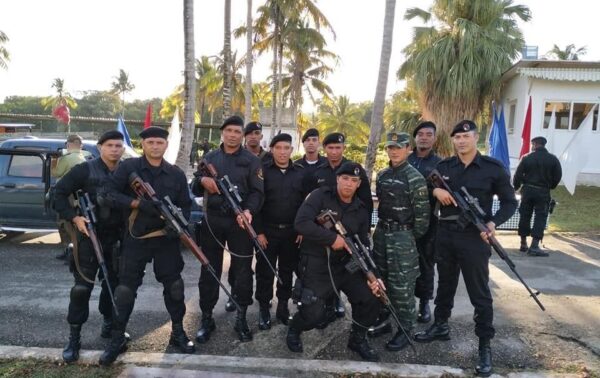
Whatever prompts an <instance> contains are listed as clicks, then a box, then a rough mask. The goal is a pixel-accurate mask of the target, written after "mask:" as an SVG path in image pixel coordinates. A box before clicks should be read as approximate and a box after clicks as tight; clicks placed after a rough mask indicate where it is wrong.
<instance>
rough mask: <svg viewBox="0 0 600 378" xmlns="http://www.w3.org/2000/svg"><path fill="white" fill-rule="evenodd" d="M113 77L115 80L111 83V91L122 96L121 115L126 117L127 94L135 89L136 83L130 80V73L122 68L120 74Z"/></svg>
mask: <svg viewBox="0 0 600 378" xmlns="http://www.w3.org/2000/svg"><path fill="white" fill-rule="evenodd" d="M113 79H115V80H114V81H113V82H112V84H111V93H114V94H115V95H117V96H120V97H121V104H122V108H121V116H122V117H125V94H126V93H129V92H131V91H132V90H134V89H135V85H133V84H132V83H131V82H130V81H129V74H128V73H127V72H125V70H123V69H122V68H121V69H120V70H119V76H114V77H113Z"/></svg>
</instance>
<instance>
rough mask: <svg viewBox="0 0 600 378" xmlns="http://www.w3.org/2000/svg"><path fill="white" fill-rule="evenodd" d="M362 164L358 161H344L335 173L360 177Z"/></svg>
mask: <svg viewBox="0 0 600 378" xmlns="http://www.w3.org/2000/svg"><path fill="white" fill-rule="evenodd" d="M362 170H363V169H362V166H361V165H360V164H358V163H355V162H353V161H347V162H345V163H343V164H342V165H341V166H340V167H339V168H338V169H337V171H335V174H336V175H337V176H340V175H348V176H356V177H360V174H361V172H362Z"/></svg>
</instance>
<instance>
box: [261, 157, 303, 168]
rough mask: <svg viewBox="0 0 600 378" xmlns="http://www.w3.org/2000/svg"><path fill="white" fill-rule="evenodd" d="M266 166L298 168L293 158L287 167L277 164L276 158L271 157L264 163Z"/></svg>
mask: <svg viewBox="0 0 600 378" xmlns="http://www.w3.org/2000/svg"><path fill="white" fill-rule="evenodd" d="M264 166H265V168H276V169H293V168H297V167H296V164H294V162H293V161H292V159H290V161H289V163H288V166H287V168H281V167H280V166H278V165H277V164H275V160H274V159H271V160H269V161H267V162H265V163H264Z"/></svg>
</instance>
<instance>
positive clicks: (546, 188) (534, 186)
mask: <svg viewBox="0 0 600 378" xmlns="http://www.w3.org/2000/svg"><path fill="white" fill-rule="evenodd" d="M523 186H529V187H530V188H535V189H545V190H550V188H548V187H547V186H539V185H531V184H523Z"/></svg>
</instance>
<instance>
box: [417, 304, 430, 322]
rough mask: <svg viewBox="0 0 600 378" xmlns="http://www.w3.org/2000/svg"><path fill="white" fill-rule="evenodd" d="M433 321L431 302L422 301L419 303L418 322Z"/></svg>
mask: <svg viewBox="0 0 600 378" xmlns="http://www.w3.org/2000/svg"><path fill="white" fill-rule="evenodd" d="M430 321H431V310H430V309H429V300H427V299H421V300H420V301H419V314H418V315H417V322H419V323H429V322H430Z"/></svg>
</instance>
